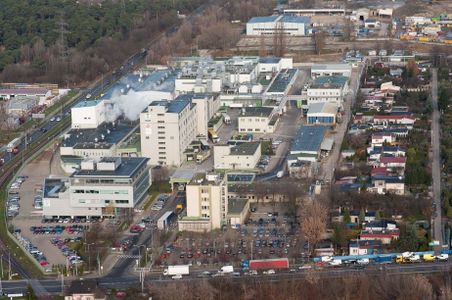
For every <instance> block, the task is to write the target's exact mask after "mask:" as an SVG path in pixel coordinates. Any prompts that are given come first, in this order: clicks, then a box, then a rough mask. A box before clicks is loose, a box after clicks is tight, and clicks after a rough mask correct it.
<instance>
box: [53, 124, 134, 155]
mask: <svg viewBox="0 0 452 300" xmlns="http://www.w3.org/2000/svg"><path fill="white" fill-rule="evenodd" d="M135 127H136V123H131V122H125V121H116V122H115V124H114V125H113V124H112V123H103V124H101V125H99V127H97V128H95V129H71V130H70V131H69V132H68V133H67V134H66V135H65V138H64V141H63V144H62V147H74V148H80V149H88V148H87V147H91V146H93V145H94V146H95V145H99V146H98V147H111V146H112V145H114V144H118V143H119V142H120V141H121V140H123V139H124V138H125V137H126V136H127V135H128V134H129V133H130V132H131V131H132V130H133V129H134V128H135ZM96 141H97V142H96ZM84 145H86V146H84ZM88 145H89V146H88Z"/></svg>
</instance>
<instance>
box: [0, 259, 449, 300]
mask: <svg viewBox="0 0 452 300" xmlns="http://www.w3.org/2000/svg"><path fill="white" fill-rule="evenodd" d="M451 269H452V262H445V263H442V262H437V263H413V264H404V265H399V264H389V265H379V264H374V265H369V266H367V267H366V268H364V269H356V268H353V267H327V268H324V269H320V270H297V271H296V272H289V271H284V272H277V273H276V274H273V275H257V276H252V277H248V276H243V275H242V276H240V277H230V276H228V275H226V276H225V277H229V278H230V279H231V280H233V281H236V282H239V281H242V280H244V279H245V278H248V279H250V278H252V279H254V280H258V281H259V280H260V281H271V282H278V281H281V280H287V279H291V280H301V279H304V278H305V277H306V276H311V275H312V274H315V275H316V276H319V277H320V278H340V277H344V276H350V275H353V274H367V275H385V276H400V275H409V274H433V273H441V272H449V271H450V270H451ZM203 271H205V270H198V271H192V272H191V275H190V276H185V277H184V278H183V279H180V280H179V281H182V282H194V281H202V280H221V279H209V278H201V277H200V275H201V273H202V272H203ZM210 271H211V272H216V270H210ZM219 278H221V277H219ZM97 280H98V283H99V285H100V286H101V287H104V288H115V289H117V290H121V289H126V288H128V287H131V286H134V287H137V286H139V278H138V276H124V277H104V278H98V279H97ZM145 281H146V282H147V283H150V284H159V285H164V284H167V283H171V282H174V280H173V279H171V278H167V277H163V276H162V275H161V274H159V273H151V274H147V275H146V278H145ZM30 282H31V281H30V280H13V281H2V284H1V286H2V290H3V292H4V293H25V292H26V289H27V285H28V284H29V283H30ZM39 283H40V285H41V286H42V287H43V290H44V292H42V293H40V295H57V294H60V293H61V288H62V282H61V280H56V279H55V280H40V281H39ZM68 285H69V282H68V281H65V282H64V287H65V288H66V287H67V286H68Z"/></svg>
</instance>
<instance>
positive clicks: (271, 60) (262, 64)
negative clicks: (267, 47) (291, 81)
mask: <svg viewBox="0 0 452 300" xmlns="http://www.w3.org/2000/svg"><path fill="white" fill-rule="evenodd" d="M292 68H293V58H292V57H273V56H271V57H260V58H259V65H258V71H259V73H272V72H273V73H276V72H279V71H281V70H282V69H292Z"/></svg>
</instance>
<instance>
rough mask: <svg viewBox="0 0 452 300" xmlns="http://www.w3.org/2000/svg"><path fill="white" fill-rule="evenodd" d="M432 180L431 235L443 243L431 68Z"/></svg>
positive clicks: (434, 75)
mask: <svg viewBox="0 0 452 300" xmlns="http://www.w3.org/2000/svg"><path fill="white" fill-rule="evenodd" d="M431 84H432V108H433V112H432V129H431V130H432V131H431V135H432V140H431V143H432V152H433V157H432V180H433V203H435V204H436V208H435V212H434V218H433V237H434V239H435V240H437V241H439V242H440V245H443V224H442V218H441V210H442V206H441V168H440V160H441V157H440V129H439V110H438V72H437V69H435V68H432V81H431Z"/></svg>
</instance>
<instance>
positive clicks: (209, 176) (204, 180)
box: [190, 173, 224, 185]
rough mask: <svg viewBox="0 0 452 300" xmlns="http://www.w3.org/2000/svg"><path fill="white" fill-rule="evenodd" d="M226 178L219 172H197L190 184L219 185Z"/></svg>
mask: <svg viewBox="0 0 452 300" xmlns="http://www.w3.org/2000/svg"><path fill="white" fill-rule="evenodd" d="M223 178H224V174H219V173H196V174H195V175H194V176H193V178H192V179H191V181H190V185H218V184H219V183H220V182H221V181H222V180H223Z"/></svg>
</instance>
